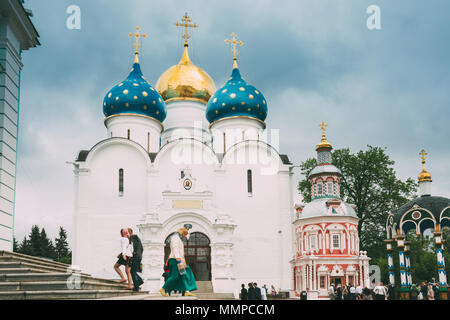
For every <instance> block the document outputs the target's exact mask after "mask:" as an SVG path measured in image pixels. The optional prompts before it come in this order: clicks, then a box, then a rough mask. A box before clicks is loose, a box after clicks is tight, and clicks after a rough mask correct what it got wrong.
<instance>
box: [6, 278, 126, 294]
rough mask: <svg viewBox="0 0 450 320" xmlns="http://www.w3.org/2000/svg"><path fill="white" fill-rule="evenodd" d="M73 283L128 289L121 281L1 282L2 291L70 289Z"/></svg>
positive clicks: (92, 287)
mask: <svg viewBox="0 0 450 320" xmlns="http://www.w3.org/2000/svg"><path fill="white" fill-rule="evenodd" d="M71 285H77V286H78V285H79V287H78V288H76V290H126V288H127V286H124V285H123V284H120V283H102V282H99V281H91V280H80V281H79V282H78V283H76V284H75V283H72V282H69V283H68V282H67V281H35V282H12V281H9V282H0V291H56V290H70V289H74V288H70V287H69V286H71Z"/></svg>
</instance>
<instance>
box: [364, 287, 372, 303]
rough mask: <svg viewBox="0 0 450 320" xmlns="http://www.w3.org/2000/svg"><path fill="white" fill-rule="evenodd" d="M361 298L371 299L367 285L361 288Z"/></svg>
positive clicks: (370, 291) (370, 292)
mask: <svg viewBox="0 0 450 320" xmlns="http://www.w3.org/2000/svg"><path fill="white" fill-rule="evenodd" d="M362 299H363V300H373V295H372V290H370V289H369V288H367V287H364V289H363V290H362Z"/></svg>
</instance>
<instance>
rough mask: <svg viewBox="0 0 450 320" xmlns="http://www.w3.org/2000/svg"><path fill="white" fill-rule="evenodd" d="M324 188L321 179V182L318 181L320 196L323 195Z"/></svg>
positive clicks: (318, 193)
mask: <svg viewBox="0 0 450 320" xmlns="http://www.w3.org/2000/svg"><path fill="white" fill-rule="evenodd" d="M322 189H323V186H322V181H320V182H318V183H317V195H318V196H321V195H322V192H323V190H322Z"/></svg>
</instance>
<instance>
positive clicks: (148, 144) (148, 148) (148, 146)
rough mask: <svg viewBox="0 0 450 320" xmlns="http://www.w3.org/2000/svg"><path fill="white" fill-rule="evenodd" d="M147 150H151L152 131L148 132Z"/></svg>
mask: <svg viewBox="0 0 450 320" xmlns="http://www.w3.org/2000/svg"><path fill="white" fill-rule="evenodd" d="M147 152H150V132H147Z"/></svg>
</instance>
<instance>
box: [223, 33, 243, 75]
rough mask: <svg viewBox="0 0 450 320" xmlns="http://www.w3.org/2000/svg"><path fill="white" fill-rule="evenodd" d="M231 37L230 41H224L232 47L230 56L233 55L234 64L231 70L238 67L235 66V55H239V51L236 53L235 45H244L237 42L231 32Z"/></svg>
mask: <svg viewBox="0 0 450 320" xmlns="http://www.w3.org/2000/svg"><path fill="white" fill-rule="evenodd" d="M231 37H232V39H231V40H230V39H225V43H226V44H230V43H231V46H232V54H233V60H234V63H233V68H237V67H238V66H237V55H238V54H239V51H238V49H237V48H236V46H237V45H240V46H242V45H243V44H244V42H242V41H240V40H239V41H238V40H237V39H236V34H235V33H234V32H233V33H232V34H231Z"/></svg>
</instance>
